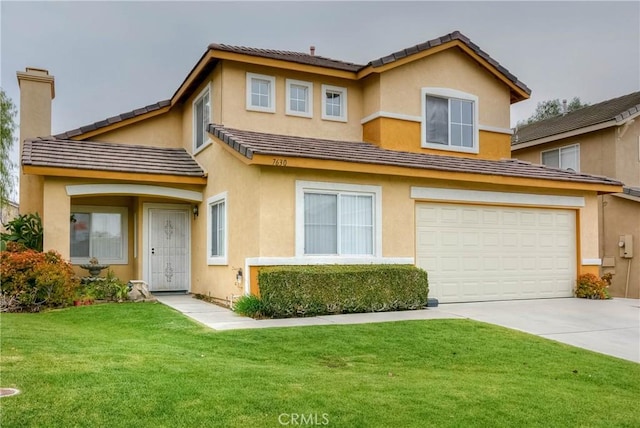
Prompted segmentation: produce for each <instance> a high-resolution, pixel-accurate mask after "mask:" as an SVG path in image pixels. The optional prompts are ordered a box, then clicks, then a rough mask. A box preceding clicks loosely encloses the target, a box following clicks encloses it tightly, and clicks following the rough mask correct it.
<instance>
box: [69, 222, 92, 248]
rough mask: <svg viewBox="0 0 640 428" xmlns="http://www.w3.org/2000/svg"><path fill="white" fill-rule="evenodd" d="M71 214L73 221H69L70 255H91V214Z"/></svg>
mask: <svg viewBox="0 0 640 428" xmlns="http://www.w3.org/2000/svg"><path fill="white" fill-rule="evenodd" d="M72 214H73V219H74V220H75V221H74V222H72V223H71V257H91V256H90V254H91V253H90V242H91V241H90V239H89V236H90V235H91V214H88V213H72Z"/></svg>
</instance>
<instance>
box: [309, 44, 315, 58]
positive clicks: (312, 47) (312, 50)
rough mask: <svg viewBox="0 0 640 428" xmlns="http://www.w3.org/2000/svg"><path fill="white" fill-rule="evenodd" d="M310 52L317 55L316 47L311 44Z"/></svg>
mask: <svg viewBox="0 0 640 428" xmlns="http://www.w3.org/2000/svg"><path fill="white" fill-rule="evenodd" d="M309 53H310V54H311V56H315V54H316V47H315V46H309Z"/></svg>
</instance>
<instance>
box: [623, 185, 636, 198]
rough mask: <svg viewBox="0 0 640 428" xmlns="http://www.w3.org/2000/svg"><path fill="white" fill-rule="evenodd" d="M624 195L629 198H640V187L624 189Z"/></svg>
mask: <svg viewBox="0 0 640 428" xmlns="http://www.w3.org/2000/svg"><path fill="white" fill-rule="evenodd" d="M623 193H625V194H627V195H629V196H636V197H638V198H640V187H626V186H625V188H624V189H623Z"/></svg>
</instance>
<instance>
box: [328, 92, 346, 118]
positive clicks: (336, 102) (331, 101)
mask: <svg viewBox="0 0 640 428" xmlns="http://www.w3.org/2000/svg"><path fill="white" fill-rule="evenodd" d="M325 97H326V102H325V109H326V111H325V114H326V115H327V116H335V117H340V116H342V93H341V92H333V91H327V92H326V93H325Z"/></svg>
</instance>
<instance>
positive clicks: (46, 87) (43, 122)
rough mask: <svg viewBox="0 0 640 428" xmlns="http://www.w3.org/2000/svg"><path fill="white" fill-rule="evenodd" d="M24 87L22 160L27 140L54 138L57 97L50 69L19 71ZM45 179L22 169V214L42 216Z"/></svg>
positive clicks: (19, 78) (22, 91)
mask: <svg viewBox="0 0 640 428" xmlns="http://www.w3.org/2000/svg"><path fill="white" fill-rule="evenodd" d="M17 77H18V85H19V86H20V117H19V123H20V158H21V162H20V163H21V164H22V149H23V146H24V140H26V139H29V138H36V137H47V136H49V135H51V101H52V100H53V98H54V97H55V85H54V78H53V76H50V75H49V72H48V71H47V70H43V69H41V68H33V67H27V68H26V69H25V71H24V72H22V71H18V73H17ZM42 189H43V180H42V177H41V176H37V175H25V174H24V173H23V172H22V168H20V212H21V213H23V214H24V213H28V212H38V213H39V214H40V215H42Z"/></svg>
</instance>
